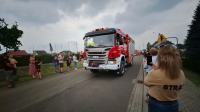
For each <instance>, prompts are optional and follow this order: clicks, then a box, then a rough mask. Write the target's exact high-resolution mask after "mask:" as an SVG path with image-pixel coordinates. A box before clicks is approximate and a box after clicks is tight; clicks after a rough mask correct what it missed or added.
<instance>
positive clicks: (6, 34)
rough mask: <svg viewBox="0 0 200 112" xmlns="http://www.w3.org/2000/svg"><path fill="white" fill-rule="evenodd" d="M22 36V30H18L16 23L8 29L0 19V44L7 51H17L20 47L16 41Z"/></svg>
mask: <svg viewBox="0 0 200 112" xmlns="http://www.w3.org/2000/svg"><path fill="white" fill-rule="evenodd" d="M22 34H23V31H22V30H19V29H18V25H17V22H16V23H15V24H14V25H12V26H11V27H10V28H8V24H7V23H6V22H5V20H4V19H2V18H0V44H1V45H3V46H4V47H5V48H6V51H7V50H8V49H14V50H18V49H19V47H20V46H21V45H22V44H21V42H20V41H19V40H18V39H19V38H21V36H22Z"/></svg>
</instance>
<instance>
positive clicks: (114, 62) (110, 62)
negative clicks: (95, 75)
mask: <svg viewBox="0 0 200 112" xmlns="http://www.w3.org/2000/svg"><path fill="white" fill-rule="evenodd" d="M116 63H117V61H108V64H116Z"/></svg>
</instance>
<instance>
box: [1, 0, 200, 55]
mask: <svg viewBox="0 0 200 112" xmlns="http://www.w3.org/2000/svg"><path fill="white" fill-rule="evenodd" d="M0 1H1V3H0V17H1V18H5V20H6V22H7V23H8V24H14V22H15V21H17V22H18V24H19V27H20V29H22V30H23V31H24V34H23V37H22V38H21V41H22V44H23V46H22V47H21V49H25V50H28V51H29V52H31V51H32V50H34V49H45V50H47V51H49V43H52V46H53V48H54V50H56V51H60V50H76V42H77V47H78V49H82V48H83V46H82V45H83V40H82V38H83V36H84V34H85V33H86V32H88V31H91V30H94V29H96V28H99V27H116V28H120V29H122V30H123V31H124V32H125V33H128V34H129V35H131V36H132V37H133V39H134V40H135V41H136V48H137V49H142V48H144V47H146V43H147V42H150V43H153V42H154V41H155V40H156V39H157V35H158V33H163V34H165V35H166V36H168V37H172V36H173V37H178V38H179V41H180V42H182V43H183V41H184V39H185V38H186V35H187V30H188V25H190V23H191V20H192V16H193V14H194V10H195V9H196V6H197V5H198V0H0Z"/></svg>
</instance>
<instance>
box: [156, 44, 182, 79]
mask: <svg viewBox="0 0 200 112" xmlns="http://www.w3.org/2000/svg"><path fill="white" fill-rule="evenodd" d="M157 61H158V67H159V68H160V69H161V70H163V71H164V72H165V74H166V75H167V77H169V78H170V79H177V78H178V77H179V76H180V72H181V66H182V64H181V58H180V55H179V53H178V51H177V49H176V48H174V47H172V46H170V45H168V46H164V47H162V48H160V50H159V52H158V57H157Z"/></svg>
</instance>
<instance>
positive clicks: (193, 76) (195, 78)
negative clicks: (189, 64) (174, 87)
mask: <svg viewBox="0 0 200 112" xmlns="http://www.w3.org/2000/svg"><path fill="white" fill-rule="evenodd" d="M184 73H185V75H186V78H187V79H189V80H190V81H192V82H193V83H194V84H195V85H196V86H198V87H200V74H197V73H195V72H192V71H190V70H188V69H184Z"/></svg>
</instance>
